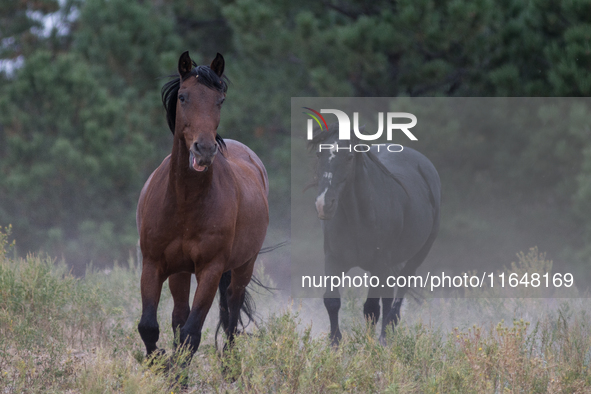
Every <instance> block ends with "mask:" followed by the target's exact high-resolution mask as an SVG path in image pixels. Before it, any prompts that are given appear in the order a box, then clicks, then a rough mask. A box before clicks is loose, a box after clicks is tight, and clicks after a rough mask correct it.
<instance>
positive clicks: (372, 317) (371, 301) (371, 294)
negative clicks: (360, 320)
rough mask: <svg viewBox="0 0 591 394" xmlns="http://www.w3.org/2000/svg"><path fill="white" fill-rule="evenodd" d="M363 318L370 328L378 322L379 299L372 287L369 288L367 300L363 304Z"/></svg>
mask: <svg viewBox="0 0 591 394" xmlns="http://www.w3.org/2000/svg"><path fill="white" fill-rule="evenodd" d="M363 316H364V317H365V320H367V321H368V322H369V323H370V324H371V325H372V327H373V326H375V325H376V323H377V322H378V320H380V297H379V295H378V294H377V290H376V289H375V288H374V287H370V288H369V291H368V293H367V300H366V301H365V303H364V304H363Z"/></svg>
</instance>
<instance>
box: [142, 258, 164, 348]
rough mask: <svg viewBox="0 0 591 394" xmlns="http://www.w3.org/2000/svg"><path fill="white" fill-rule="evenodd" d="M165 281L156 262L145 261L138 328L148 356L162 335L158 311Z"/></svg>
mask: <svg viewBox="0 0 591 394" xmlns="http://www.w3.org/2000/svg"><path fill="white" fill-rule="evenodd" d="M163 282H164V279H163V278H162V276H161V275H160V274H159V272H158V269H157V267H156V264H155V263H154V262H152V261H144V265H143V268H142V278H141V293H142V317H141V319H140V322H139V324H138V327H137V328H138V331H139V333H140V336H141V337H142V341H144V345H145V346H146V354H147V356H150V355H151V354H152V353H153V352H154V351H156V349H157V347H156V342H158V338H159V337H160V329H159V327H158V317H157V311H158V302H160V293H161V291H162V283H163Z"/></svg>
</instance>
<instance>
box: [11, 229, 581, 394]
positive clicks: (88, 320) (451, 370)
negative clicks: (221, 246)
mask: <svg viewBox="0 0 591 394" xmlns="http://www.w3.org/2000/svg"><path fill="white" fill-rule="evenodd" d="M0 234H1V235H0V393H1V394H4V393H40V392H44V393H64V392H66V393H114V392H116V393H152V392H153V393H171V392H173V393H177V392H180V391H181V387H180V386H179V384H178V383H176V381H175V377H176V376H177V375H183V376H187V377H188V382H189V386H188V388H187V389H185V391H186V392H198V393H201V392H207V393H210V392H211V393H242V392H251V393H270V392H273V393H275V392H277V393H310V392H315V393H369V392H382V393H417V392H420V393H586V392H591V373H590V371H589V363H590V361H591V335H590V334H591V332H590V331H591V328H590V327H591V319H590V317H589V315H588V314H587V313H586V311H585V310H586V308H585V306H586V305H585V303H586V302H585V300H580V299H571V300H561V301H556V300H534V299H495V298H483V299H477V300H449V299H447V300H441V299H440V300H430V301H426V302H424V303H422V304H416V303H413V302H412V301H411V300H409V302H408V303H407V306H406V310H405V311H403V314H404V318H403V321H402V323H401V324H400V325H399V326H398V327H397V328H396V329H395V330H394V332H391V333H390V335H389V337H388V345H387V346H385V347H384V346H381V345H380V344H379V343H378V341H377V336H376V335H375V332H374V331H373V330H372V329H370V328H368V327H366V326H365V325H364V324H363V320H362V319H361V312H360V311H361V306H360V303H361V301H358V300H357V299H355V298H348V299H347V298H346V300H345V302H344V304H343V305H344V308H343V313H342V320H343V322H344V323H345V324H344V331H345V332H344V338H343V341H342V343H341V346H340V347H339V348H338V349H335V348H333V347H332V346H331V345H330V343H329V341H328V338H327V336H326V333H325V331H324V328H323V329H321V330H318V328H316V327H314V330H313V326H311V325H310V324H309V315H308V313H309V310H310V309H321V308H323V307H322V306H321V304H322V303H321V301H314V300H308V301H306V303H304V306H300V307H297V308H295V307H285V306H282V305H285V301H281V300H278V297H276V296H265V295H259V296H258V298H259V299H258V304H259V306H261V305H263V306H265V305H266V306H267V307H268V309H270V310H274V311H275V313H271V314H269V315H268V316H267V317H265V318H264V319H263V321H262V322H260V323H259V325H258V327H254V328H252V329H251V330H250V333H249V334H248V335H242V336H240V337H239V338H238V339H237V341H236V346H235V347H234V348H233V349H232V350H231V351H230V352H227V353H226V354H225V356H224V357H223V358H222V357H220V356H219V354H218V353H217V351H216V350H215V346H214V338H213V334H212V332H213V330H212V329H211V327H213V325H214V323H215V316H212V317H211V318H210V319H209V323H208V327H209V328H208V329H207V330H206V331H205V334H204V341H203V345H202V346H201V348H200V349H199V351H198V353H197V354H196V356H195V358H194V359H193V362H192V363H191V365H190V366H189V367H188V368H187V369H186V370H176V371H175V372H174V373H172V374H166V373H163V372H162V368H161V367H162V365H161V364H158V363H156V364H155V365H153V366H151V367H149V366H148V365H147V364H146V363H145V362H144V360H143V344H142V343H141V340H140V338H139V335H138V334H137V331H136V324H137V319H138V318H139V313H140V306H139V288H138V278H139V272H138V269H137V267H136V266H134V264H133V261H132V260H130V264H129V266H128V267H125V268H123V267H119V266H117V265H116V266H115V267H114V269H113V270H111V271H110V272H97V271H92V270H89V272H88V274H87V276H86V277H85V278H83V279H77V278H74V277H72V276H71V275H69V274H68V273H67V271H66V269H65V267H64V266H63V265H61V264H56V263H55V261H53V260H52V259H48V258H42V257H39V256H28V257H27V258H26V259H16V258H10V257H9V256H8V255H7V250H9V245H8V244H7V242H6V240H7V236H6V234H4V233H0ZM528 256H529V257H528ZM538 257H539V256H538ZM538 257H536V258H538ZM522 259H523V260H524V261H523V263H527V264H532V261H533V263H535V261H534V260H535V259H533V257H532V256H530V255H522ZM528 259H529V260H528ZM532 259H533V260H532ZM538 260H539V264H547V262H545V261H544V260H543V259H538ZM515 269H519V266H518V267H516V268H515ZM165 294H167V292H166V290H165ZM306 305H308V306H309V308H308V307H306ZM161 309H162V310H161V311H160V314H161V316H160V321H161V328H162V335H161V340H160V344H161V346H164V347H166V348H167V349H171V347H172V346H171V344H172V340H173V338H172V335H171V330H170V329H169V324H170V320H169V316H168V315H169V309H170V297H169V296H167V297H164V298H163V307H162V308H161ZM411 310H412V312H411ZM320 316H323V314H321V315H320ZM502 318H505V319H507V320H506V321H510V323H505V321H501V319H502ZM522 318H523V319H522ZM319 319H320V320H322V319H323V320H326V317H321V318H319ZM495 319H498V320H495ZM317 320H318V319H316V318H315V319H314V324H315V325H319V322H317ZM470 320H472V321H475V322H476V324H473V323H470Z"/></svg>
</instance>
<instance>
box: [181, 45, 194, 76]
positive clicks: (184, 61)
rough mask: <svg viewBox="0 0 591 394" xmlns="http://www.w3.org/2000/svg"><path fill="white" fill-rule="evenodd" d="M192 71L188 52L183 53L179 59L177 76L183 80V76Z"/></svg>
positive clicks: (191, 62)
mask: <svg viewBox="0 0 591 394" xmlns="http://www.w3.org/2000/svg"><path fill="white" fill-rule="evenodd" d="M192 69H193V61H192V60H191V57H190V56H189V51H185V52H183V54H182V55H181V57H180V58H179V75H180V76H181V79H184V78H185V75H187V74H188V73H190V72H191V70H192Z"/></svg>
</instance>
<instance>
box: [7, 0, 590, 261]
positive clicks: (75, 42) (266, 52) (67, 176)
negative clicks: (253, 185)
mask: <svg viewBox="0 0 591 394" xmlns="http://www.w3.org/2000/svg"><path fill="white" fill-rule="evenodd" d="M590 11H591V1H589V0H573V1H559V0H532V1H529V2H522V1H517V0H502V1H492V0H477V1H471V2H463V1H455V0H446V1H433V0H413V1H410V0H400V1H394V2H392V1H386V0H379V1H368V0H325V1H322V2H316V1H311V0H304V1H301V2H292V1H287V0H280V1H271V0H223V1H221V0H216V1H212V2H185V1H180V0H165V1H124V0H84V1H82V0H68V1H54V0H44V1H34V2H33V1H23V2H14V1H9V0H0V66H1V67H2V72H1V73H0V174H1V176H0V225H7V224H9V223H12V224H13V226H14V234H15V236H16V238H17V239H18V240H19V245H18V247H19V250H20V251H23V252H24V251H26V250H38V249H44V250H45V251H47V252H49V253H50V254H53V255H61V256H64V257H65V258H66V261H67V262H68V263H70V264H74V265H76V264H80V266H84V265H85V264H86V262H88V260H93V261H95V263H97V264H98V263H106V262H111V261H112V260H113V259H115V258H119V259H122V258H125V257H126V255H127V253H128V251H129V250H130V249H132V248H133V246H134V244H135V241H136V239H137V235H136V232H135V228H134V223H135V221H134V220H133V217H134V213H135V204H136V199H137V196H138V194H139V190H140V189H141V185H142V184H143V181H144V180H145V179H146V178H147V176H148V174H149V173H150V171H151V170H152V169H153V168H155V166H156V165H158V163H159V162H160V160H161V159H162V158H163V157H164V156H165V155H166V154H168V152H169V151H170V145H171V137H170V133H169V132H168V130H167V128H166V123H165V119H164V112H163V109H162V108H161V103H160V101H159V91H160V86H162V85H163V84H164V83H165V82H166V79H165V78H162V77H165V76H167V75H169V74H171V73H174V72H175V69H176V60H177V59H178V55H179V54H180V53H181V52H182V51H183V50H187V49H188V50H190V51H191V56H192V57H193V58H194V59H195V60H197V62H198V63H199V64H205V63H208V62H209V60H210V59H212V58H213V56H214V55H215V53H216V52H221V53H223V54H224V57H225V58H226V62H227V65H228V67H227V70H226V74H227V75H228V76H229V78H230V81H231V85H230V91H229V96H228V100H227V102H226V105H225V108H224V114H223V116H222V124H221V125H220V134H221V135H222V136H224V137H227V138H235V139H239V140H241V141H243V142H245V143H247V144H248V145H249V146H251V147H252V148H253V149H254V150H255V151H257V153H259V154H260V156H261V157H262V159H263V161H264V162H265V164H266V166H267V169H268V171H269V175H270V181H271V190H272V194H271V198H270V201H271V205H272V216H273V217H275V218H280V219H285V218H287V217H288V215H289V206H288V203H287V202H288V201H289V163H290V158H289V154H290V153H289V113H290V111H289V105H290V100H289V99H290V97H292V96H456V97H461V96H587V95H589V94H590V93H591V75H590V74H589V70H590V69H591V12H590ZM48 18H49V19H51V20H53V21H54V25H53V26H50V27H49V28H48V27H44V23H43V22H44V21H47V20H48ZM588 110H589V109H588V108H578V109H577V108H573V109H571V111H570V116H571V120H570V124H572V125H573V126H572V127H571V128H570V129H569V130H563V129H562V128H561V127H550V126H548V127H545V128H543V129H541V130H539V131H538V132H536V133H531V134H526V135H520V136H507V135H503V133H502V132H496V133H494V134H493V133H491V132H490V131H489V132H487V131H486V129H483V130H484V131H482V132H479V133H480V134H478V133H473V134H458V133H455V134H454V133H453V132H451V131H450V132H449V133H448V134H442V135H438V136H437V137H436V138H435V139H434V140H433V141H432V145H433V146H437V152H436V153H434V155H435V156H436V157H434V158H433V161H434V162H436V165H437V166H438V168H440V170H441V171H442V172H443V173H445V172H446V171H448V172H454V171H455V172H459V171H461V172H462V173H463V174H466V177H465V179H471V178H474V177H475V176H477V175H478V174H480V175H482V174H485V176H486V177H487V179H488V178H490V179H492V180H493V181H494V180H495V179H496V180H499V179H503V180H508V182H509V183H507V184H505V185H504V187H506V188H511V190H517V191H519V192H524V193H525V192H527V191H528V190H530V189H531V188H532V186H536V187H538V186H540V187H541V190H543V192H544V196H543V198H540V200H552V201H558V202H559V203H560V204H562V206H563V207H565V208H566V209H567V212H571V213H572V217H571V218H570V219H569V220H571V222H572V225H573V226H578V227H577V228H580V229H581V231H582V232H583V233H584V232H585V231H586V235H585V236H584V237H582V238H580V239H578V242H579V245H580V244H583V243H584V241H585V240H586V239H587V240H588V239H589V237H591V205H590V204H589V201H591V198H590V197H591V182H590V180H591V148H590V147H589V142H588V141H590V139H589V137H590V133H591V132H590V131H589V130H590V129H589V127H588V126H587V123H586V122H585V120H586V119H588ZM508 138H511V140H512V143H511V144H507V143H505V141H507V139H508ZM434 152H435V150H434ZM470 186H471V185H470V182H465V184H464V185H457V187H458V188H459V190H462V188H464V189H463V190H466V189H468V188H470ZM501 192H502V190H501ZM276 220H277V219H276ZM278 221H279V222H280V221H281V220H278ZM574 241H577V240H574ZM575 244H576V242H575ZM574 247H575V248H578V249H577V250H578V251H579V252H581V253H583V254H580V256H585V255H589V253H591V251H587V252H585V251H584V250H583V248H579V247H578V246H576V245H575V246H574Z"/></svg>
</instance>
